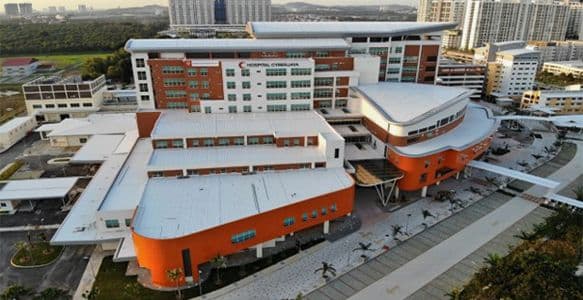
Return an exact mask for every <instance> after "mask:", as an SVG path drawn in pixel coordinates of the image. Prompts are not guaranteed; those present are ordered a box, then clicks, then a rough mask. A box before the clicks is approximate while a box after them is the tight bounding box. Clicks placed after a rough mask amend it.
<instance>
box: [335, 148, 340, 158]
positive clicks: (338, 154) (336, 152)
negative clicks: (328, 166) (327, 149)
mask: <svg viewBox="0 0 583 300" xmlns="http://www.w3.org/2000/svg"><path fill="white" fill-rule="evenodd" d="M339 157H340V149H339V148H336V149H334V158H339Z"/></svg>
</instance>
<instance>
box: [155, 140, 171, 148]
mask: <svg viewBox="0 0 583 300" xmlns="http://www.w3.org/2000/svg"><path fill="white" fill-rule="evenodd" d="M155 145H156V149H165V148H168V141H155Z"/></svg>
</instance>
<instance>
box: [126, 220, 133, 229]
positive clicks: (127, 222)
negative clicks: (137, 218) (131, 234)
mask: <svg viewBox="0 0 583 300" xmlns="http://www.w3.org/2000/svg"><path fill="white" fill-rule="evenodd" d="M125 223H126V227H130V226H131V225H132V219H125Z"/></svg>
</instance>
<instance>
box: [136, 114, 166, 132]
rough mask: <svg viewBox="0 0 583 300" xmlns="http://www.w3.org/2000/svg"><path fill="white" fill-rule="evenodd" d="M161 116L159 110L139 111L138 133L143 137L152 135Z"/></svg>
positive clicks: (137, 119)
mask: <svg viewBox="0 0 583 300" xmlns="http://www.w3.org/2000/svg"><path fill="white" fill-rule="evenodd" d="M159 117H160V112H159V111H150V112H137V113H136V122H137V123H138V133H139V136H140V137H141V138H144V137H150V134H151V133H152V130H153V129H154V126H155V125H156V121H158V118H159Z"/></svg>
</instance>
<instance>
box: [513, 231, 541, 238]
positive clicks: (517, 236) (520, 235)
mask: <svg viewBox="0 0 583 300" xmlns="http://www.w3.org/2000/svg"><path fill="white" fill-rule="evenodd" d="M514 237H516V238H519V239H521V240H523V241H532V240H534V239H535V238H536V235H534V234H532V233H528V232H526V231H524V230H521V231H520V234H515V235H514Z"/></svg>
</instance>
